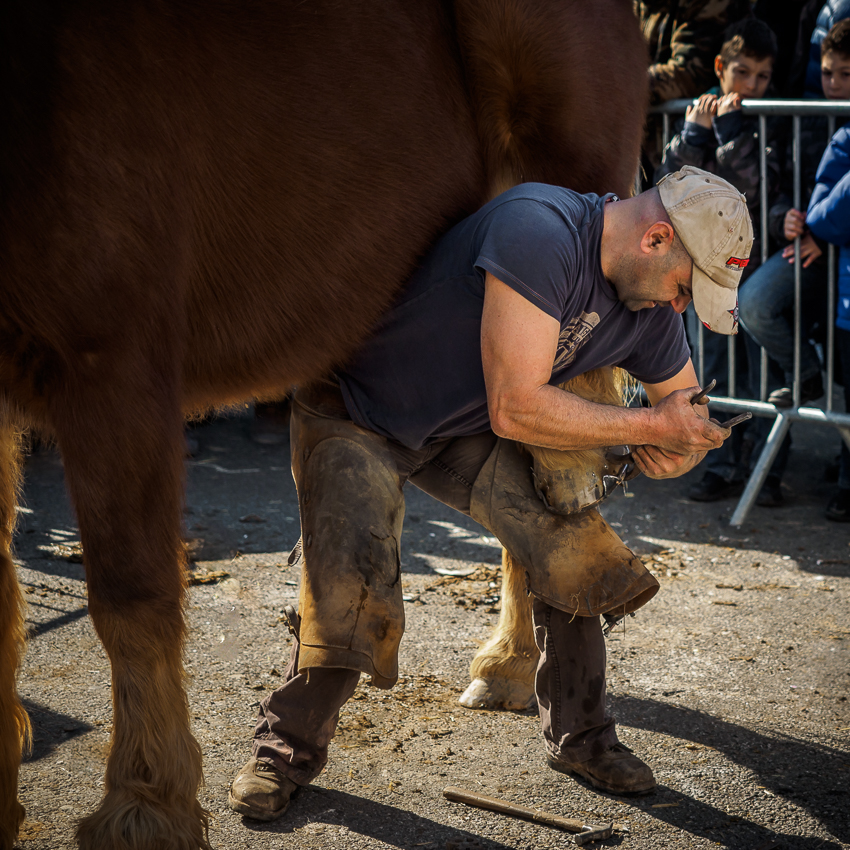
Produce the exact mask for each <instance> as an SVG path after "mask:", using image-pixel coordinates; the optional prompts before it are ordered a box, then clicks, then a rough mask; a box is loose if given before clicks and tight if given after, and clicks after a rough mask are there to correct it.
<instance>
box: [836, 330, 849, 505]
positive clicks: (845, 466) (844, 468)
mask: <svg viewBox="0 0 850 850" xmlns="http://www.w3.org/2000/svg"><path fill="white" fill-rule="evenodd" d="M835 342H836V348H837V349H838V356H839V357H840V358H841V365H842V367H843V370H844V409H845V410H846V411H847V412H848V413H850V331H845V330H844V328H836V329H835ZM838 486H839V487H841V488H842V489H843V490H850V449H848V448H847V443H845V442H844V440H842V441H841V463H840V465H839V467H838Z"/></svg>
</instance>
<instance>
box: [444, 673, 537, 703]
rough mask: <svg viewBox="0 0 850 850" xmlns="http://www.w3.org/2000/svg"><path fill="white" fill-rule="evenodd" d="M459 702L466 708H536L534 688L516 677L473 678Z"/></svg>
mask: <svg viewBox="0 0 850 850" xmlns="http://www.w3.org/2000/svg"><path fill="white" fill-rule="evenodd" d="M458 702H459V703H460V704H461V705H463V706H466V708H489V709H490V710H491V711H499V710H500V709H501V710H507V711H524V710H525V709H527V708H534V706H535V705H536V704H537V700H536V699H535V697H534V689H533V688H532V687H531V686H530V685H528V684H527V683H525V682H518V681H517V680H516V679H480V678H479V679H473V680H472V683H471V684H470V686H469V687H468V688H467V689H466V690H465V691H464V692H463V696H461V698H460V699H459V700H458Z"/></svg>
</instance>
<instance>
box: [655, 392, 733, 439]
mask: <svg viewBox="0 0 850 850" xmlns="http://www.w3.org/2000/svg"><path fill="white" fill-rule="evenodd" d="M698 392H699V387H689V388H688V389H683V390H675V391H674V392H672V393H670V394H669V395H667V396H665V397H664V398H662V399H661V400H660V401H659V402H658V404H657V405H655V406H654V407H653V409H652V412H653V414H654V415H655V419H656V423H655V424H656V428H657V429H658V436H657V437H656V439H655V442H654V445H655V447H656V448H659V449H662V450H664V451H665V452H668V453H671V452H672V453H673V454H675V455H692V454H695V453H697V452H707V451H711V450H712V449H716V448H719V447H720V446H721V445H723V441H724V440H725V439H726V438H727V437H728V436H729V434H730V433H731V431H730V430H729V429H728V428H721V427H720V426H719V425H717V424H716V423H714V422H712V421H711V420H709V419H708V418H706V416H705V413H704V412H703V411H701V410H699V408H700V407H701V406H704V405H705V404H706V403H707V401H706V400H703V401H702V402H700V403H698V404H697V405H694V404H691V399H692V398H693V397H694V395H695V394H696V393H698Z"/></svg>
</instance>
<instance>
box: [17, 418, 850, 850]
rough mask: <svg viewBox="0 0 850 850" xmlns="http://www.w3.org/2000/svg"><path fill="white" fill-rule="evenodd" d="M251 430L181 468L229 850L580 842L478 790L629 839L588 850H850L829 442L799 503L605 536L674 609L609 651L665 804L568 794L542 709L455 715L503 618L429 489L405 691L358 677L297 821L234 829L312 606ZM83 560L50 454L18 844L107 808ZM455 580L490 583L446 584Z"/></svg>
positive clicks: (204, 432) (282, 500)
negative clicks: (293, 607) (476, 800)
mask: <svg viewBox="0 0 850 850" xmlns="http://www.w3.org/2000/svg"><path fill="white" fill-rule="evenodd" d="M246 416H247V412H246V414H244V415H243V416H241V417H239V416H235V417H233V418H230V419H221V420H216V421H214V422H213V423H211V424H209V425H206V426H204V427H202V428H199V429H198V430H197V433H198V436H199V439H200V442H201V452H200V454H199V455H198V456H197V457H196V458H194V459H192V460H190V461H188V462H187V477H188V489H187V497H186V515H185V520H186V536H187V538H188V539H189V541H190V550H191V552H192V557H193V558H194V559H195V560H194V562H193V563H192V564H191V568H192V570H193V571H195V573H196V574H197V576H199V577H200V578H201V579H203V578H204V577H207V578H209V577H210V576H209V574H215V573H223V574H225V575H219V576H218V577H217V578H216V577H215V576H214V575H213V576H212V580H210V581H209V583H203V584H198V585H195V586H193V587H192V588H191V590H190V595H189V607H188V617H189V623H190V636H189V643H188V646H187V653H186V662H187V670H188V673H189V676H190V679H189V691H190V701H191V713H192V722H193V724H194V731H195V734H196V735H197V737H198V739H199V740H200V742H201V746H202V748H203V751H204V757H205V773H206V785H205V787H204V789H203V790H202V792H201V800H202V802H203V804H204V805H205V806H206V807H208V808H209V809H210V811H211V812H212V814H213V821H212V827H211V840H212V844H213V846H214V847H215V848H217V849H218V850H236V848H251V850H283V848H296V847H297V848H326V847H327V848H337V847H338V848H385V847H386V848H414V847H416V848H420V847H421V848H436V850H458V849H459V848H469V849H470V850H471V849H472V848H492V849H493V850H494V849H495V848H535V850H537V848H541V850H542V848H556V847H563V846H565V845H569V843H570V842H571V840H572V839H571V838H570V836H569V835H568V834H566V833H562V832H559V831H557V830H554V829H551V828H548V827H544V826H538V825H535V824H531V823H527V822H524V821H521V820H516V819H513V818H509V817H506V816H503V815H498V814H494V813H492V812H487V811H481V810H477V809H472V808H468V807H466V806H463V805H461V804H458V803H452V802H449V801H447V800H445V799H444V798H443V796H442V790H443V788H444V787H445V786H447V785H459V786H464V787H466V788H469V789H471V790H475V791H480V792H482V793H485V794H490V795H493V796H499V797H503V798H505V799H507V800H509V801H511V802H516V803H520V804H523V805H530V806H535V807H538V808H541V809H545V810H547V811H550V812H553V813H556V814H561V815H564V816H566V817H573V818H582V819H585V820H586V821H588V822H591V823H597V822H603V821H610V820H613V821H615V822H616V823H617V824H619V825H621V826H624V827H628V831H627V832H625V831H623V830H618V831H617V832H615V834H614V836H612V838H611V839H608V840H607V841H604V842H602V843H601V844H595V845H593V846H596V847H599V846H604V847H615V846H622V847H624V848H659V850H660V848H688V850H691V848H700V850H701V848H709V847H727V848H735V850H772V848H800V849H801V850H804V849H805V850H815V848H839V847H850V803H848V799H850V795H848V793H847V792H848V785H850V783H848V779H850V709H848V701H847V698H848V690H850V688H849V687H848V685H850V663H848V661H849V660H850V657H849V656H850V653H848V648H850V623H848V618H847V612H848V601H850V533H848V532H850V528H848V526H847V525H841V524H835V523H830V522H827V521H826V520H824V519H823V517H822V510H823V507H824V506H825V504H826V501H827V500H828V498H829V495H830V493H831V491H832V487H834V485H831V484H828V483H826V482H825V481H824V480H823V477H822V471H823V468H824V465H825V464H826V463H827V462H828V461H829V460H830V459H831V458H832V457H833V456H834V454H835V452H836V451H837V445H838V443H837V437H836V435H835V432H834V431H829V430H824V429H820V428H816V427H809V428H808V429H804V428H800V427H798V426H795V440H796V443H795V449H794V453H793V455H792V458H791V463H790V467H789V470H788V473H787V475H786V479H785V487H784V494H785V496H786V502H787V504H786V505H785V506H784V507H781V508H772V509H767V508H758V507H757V508H754V509H753V511H752V513H751V515H750V517H749V518H748V519H747V521H746V523H745V524H744V525H743V527H741V528H740V529H734V528H731V527H730V526H729V525H728V520H729V517H730V515H731V512H732V509H733V507H734V501H731V500H729V501H722V502H716V503H711V504H708V505H705V504H698V503H695V502H691V501H689V500H688V499H687V498H686V495H685V494H686V491H687V488H688V486H689V485H690V484H692V483H693V481H694V478H695V477H696V476H698V475H700V474H701V470H699V469H698V470H696V471H695V473H693V474H692V475H691V476H688V477H686V478H684V479H680V480H674V481H665V482H654V481H648V480H642V479H637V480H636V481H635V482H633V484H632V485H631V486H630V487H629V492H628V493H627V494H618V495H617V496H616V497H614V498H612V499H611V500H609V502H608V503H606V505H605V506H604V509H603V513H604V514H605V516H606V518H607V519H608V521H609V522H611V523H612V524H613V525H614V527H615V528H616V530H617V531H618V532H619V533H620V535H621V536H622V537H623V538H624V539H625V540H626V541H627V542H628V543H629V545H631V546H632V548H634V549H635V550H636V551H638V552H639V553H641V554H642V555H643V556H644V558H645V560H646V561H647V563H648V565H649V566H650V568H651V569H652V570H653V571H654V572H655V574H656V575H657V576H658V578H659V581H660V582H661V585H662V589H661V592H659V594H658V595H657V596H656V598H655V599H654V600H653V601H652V602H651V603H650V604H649V605H648V606H647V607H646V608H644V609H642V610H641V611H640V612H639V613H638V616H637V617H635V618H634V619H629V620H627V621H626V625H625V629H623V628H620V629H619V630H618V631H617V632H616V633H615V634H613V635H612V636H611V637H610V638H609V641H608V648H609V669H608V686H609V694H610V697H611V706H612V710H613V713H614V714H615V716H616V717H617V719H618V728H619V731H620V736H621V739H622V740H623V742H624V743H626V744H627V745H628V746H630V747H632V748H633V749H634V750H635V752H636V753H637V754H638V755H640V756H641V757H642V758H643V759H645V760H646V761H647V762H649V763H650V764H651V765H652V767H653V769H654V771H655V775H656V778H657V780H658V789H657V791H656V792H655V793H653V794H651V795H649V796H645V797H636V798H617V797H614V796H610V795H606V794H601V793H599V792H597V791H594V790H593V789H592V788H590V786H589V785H588V784H587V783H585V782H583V781H579V780H574V779H572V778H570V777H566V776H562V775H561V774H557V773H554V772H553V771H551V770H550V769H549V768H548V767H547V766H546V763H545V759H544V754H543V747H542V742H541V737H540V731H539V721H538V718H537V716H536V713H535V712H534V711H527V712H519V713H516V712H490V711H469V710H467V709H464V708H462V707H461V706H460V705H458V704H457V698H458V696H459V695H460V694H461V693H462V691H463V689H464V688H465V687H466V685H467V684H468V681H469V680H468V674H467V668H468V665H469V662H470V660H471V658H472V655H473V653H474V651H475V649H476V645H477V643H479V642H481V641H483V640H485V639H486V637H487V635H488V634H489V632H490V629H491V628H492V626H493V625H494V624H495V622H496V620H497V618H498V610H499V604H500V603H499V562H500V550H499V548H498V545H497V544H496V542H495V540H493V538H491V537H489V536H488V535H487V533H486V532H485V531H484V530H483V529H481V528H480V527H479V526H477V525H476V524H475V523H474V522H472V521H471V520H469V519H468V518H466V517H463V516H461V515H460V514H457V513H455V512H454V511H452V510H451V509H449V508H446V507H444V506H442V505H440V504H439V503H437V502H435V501H433V500H432V499H430V498H429V497H428V496H426V495H424V494H422V493H420V492H418V491H416V490H414V489H410V490H409V492H408V494H407V515H406V519H405V529H404V539H403V544H402V546H403V556H402V558H403V561H402V568H403V581H404V592H405V595H406V596H407V597H409V601H408V604H407V631H406V635H405V638H404V641H403V643H402V648H401V659H400V669H401V679H400V681H399V683H398V685H397V686H396V687H395V688H394V689H392V690H391V691H379V690H376V689H373V688H370V687H368V686H367V685H366V684H365V683H364V681H363V680H361V684H360V686H359V687H358V690H357V693H356V694H355V697H354V699H353V700H351V701H350V702H349V703H348V704H347V705H346V706H345V708H344V709H343V713H342V717H341V722H340V728H339V733H338V735H337V738H336V739H335V741H334V743H333V744H332V746H331V755H330V763H329V765H328V768H327V769H326V771H325V772H324V773H323V774H322V775H321V776H320V777H319V779H318V780H317V781H316V782H315V783H314V784H313V785H311V786H310V787H308V788H305V789H303V790H302V791H300V792H299V794H298V795H297V796H296V797H295V799H294V801H293V803H292V806H291V808H290V810H289V812H287V814H286V815H285V816H284V817H283V818H282V819H281V820H280V821H278V822H275V823H271V824H259V823H256V822H251V821H247V820H243V819H242V818H241V817H239V816H238V815H236V814H235V813H233V812H231V811H230V810H229V809H228V808H227V806H226V795H227V788H228V786H229V783H230V781H231V779H232V777H233V775H234V774H235V772H236V771H237V770H238V769H239V767H240V766H241V765H242V764H243V762H244V761H245V760H246V759H247V757H248V755H249V753H250V738H251V732H252V728H253V723H254V716H255V713H256V706H257V704H258V702H259V700H260V699H262V698H263V696H264V695H265V694H266V693H268V692H269V690H270V689H273V688H274V687H276V686H277V685H278V684H279V683H280V674H281V673H282V672H283V669H284V667H285V664H286V659H287V657H288V653H289V646H290V638H289V635H288V633H287V630H286V628H285V626H284V624H283V622H282V620H281V615H282V609H283V606H284V605H286V604H287V603H290V602H294V601H295V600H296V599H297V592H298V581H299V575H298V570H297V568H293V567H289V566H287V556H288V554H289V551H290V549H291V548H292V546H293V545H294V544H295V542H296V541H297V539H298V515H297V506H296V500H295V491H294V486H293V484H292V479H291V476H290V473H289V463H288V447H287V446H282V447H277V448H270V447H260V446H257V445H255V444H254V443H252V442H251V441H250V440H249V439H248V436H247V425H248V419H247V418H246ZM78 540H79V534H78V530H77V528H76V526H75V521H74V518H73V514H72V512H71V510H70V508H69V506H68V502H67V499H66V497H65V492H64V484H63V475H62V465H61V460H60V458H59V456H58V455H57V453H56V452H55V451H53V450H51V449H49V448H47V449H41V450H40V451H38V452H36V453H35V454H33V455H32V456H31V457H30V458H29V460H28V462H27V467H26V487H25V493H24V498H23V501H22V508H21V514H20V527H19V530H18V535H17V548H16V558H17V560H18V564H19V573H20V578H21V581H22V583H23V585H24V589H25V591H26V598H27V600H28V602H29V611H28V624H29V646H28V653H27V656H26V660H25V662H24V666H23V669H22V671H21V676H20V689H21V694H22V697H23V699H24V700H25V703H26V705H27V708H28V709H29V711H30V714H31V717H32V720H33V725H34V733H35V741H34V747H33V751H32V753H31V754H30V755H29V756H28V757H27V758H26V759H25V762H24V764H23V766H22V770H21V789H20V794H21V799H22V801H23V803H24V804H25V806H26V808H27V820H26V823H25V824H24V828H23V832H22V835H21V840H20V847H21V848H26V850H62V849H63V848H71V847H74V843H73V841H72V835H73V828H74V823H75V821H76V820H77V819H78V818H79V817H81V816H82V815H84V814H85V813H87V812H89V811H91V810H92V809H93V808H94V807H95V806H96V805H97V801H98V799H99V797H100V795H101V792H102V781H103V765H104V758H105V754H106V751H107V747H108V737H109V731H110V724H111V702H110V689H109V682H110V672H109V665H108V661H107V659H106V656H105V654H104V652H103V649H102V647H101V645H100V643H99V641H98V640H97V638H96V636H95V634H94V631H93V629H92V626H91V622H90V620H89V619H88V617H87V616H86V614H87V608H86V589H85V583H84V571H83V566H82V564H81V563H80V555H79V548H78V546H76V545H75V544H76V543H77V541H78ZM436 568H443V569H445V568H448V569H454V570H470V569H473V568H474V569H475V572H473V573H472V574H471V575H470V576H467V577H445V576H441V575H439V574H437V573H435V572H434V570H435V569H436Z"/></svg>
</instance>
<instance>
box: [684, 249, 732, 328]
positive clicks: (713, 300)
mask: <svg viewBox="0 0 850 850" xmlns="http://www.w3.org/2000/svg"><path fill="white" fill-rule="evenodd" d="M691 289H692V292H693V294H694V309H695V310H696V311H697V316H699V320H700V321H701V322H702V323H703V324H704V325H705V326H706V327H707V328H708V329H709V330H710V331H714V333H718V334H726V335H727V336H728V335H730V334H736V333H738V290H737V288H736V289H727V288H726V287H725V286H720V285H719V284H717V283H715V282H714V281H713V280H712V279H711V278H710V277H709V276H708V275H707V274H706V273H705V272H704V271H702V269H700V268H697V266H696V265H694V272H693V277H692V278H691Z"/></svg>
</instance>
